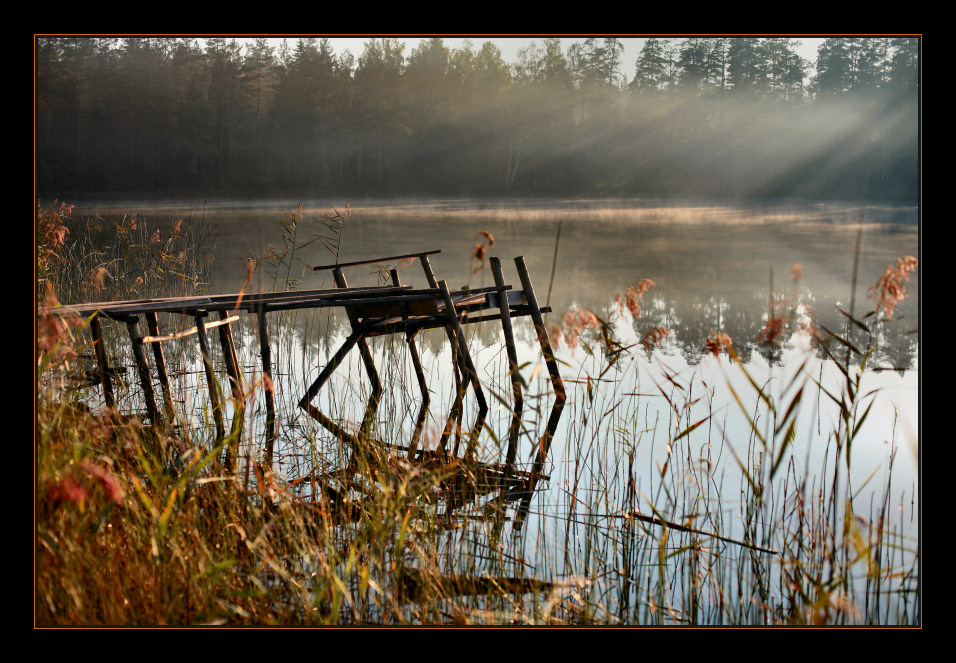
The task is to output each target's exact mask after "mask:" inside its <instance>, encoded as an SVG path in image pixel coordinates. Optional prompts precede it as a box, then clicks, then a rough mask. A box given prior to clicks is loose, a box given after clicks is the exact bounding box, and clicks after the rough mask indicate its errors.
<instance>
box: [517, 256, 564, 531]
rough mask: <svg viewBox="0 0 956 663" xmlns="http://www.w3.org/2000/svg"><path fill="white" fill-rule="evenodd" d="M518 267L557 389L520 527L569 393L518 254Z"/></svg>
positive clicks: (536, 456) (519, 276)
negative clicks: (565, 387)
mask: <svg viewBox="0 0 956 663" xmlns="http://www.w3.org/2000/svg"><path fill="white" fill-rule="evenodd" d="M515 266H516V267H517V268H518V278H520V279H521V289H522V290H523V291H524V294H525V299H526V300H527V302H528V309H529V312H530V314H531V320H532V321H533V322H534V329H535V332H537V335H538V344H539V345H540V346H541V352H542V353H543V354H544V361H545V363H546V364H547V366H548V373H549V374H550V376H551V386H552V388H553V389H554V407H553V408H552V409H551V416H549V417H548V427H547V428H546V429H545V432H544V434H543V435H542V436H541V440H540V441H539V442H538V449H537V451H536V453H535V459H534V464H533V465H532V468H531V476H530V477H529V478H528V491H527V494H526V496H525V498H524V500H523V501H522V505H521V508H520V509H519V516H518V519H519V520H518V524H519V527H520V523H521V522H523V519H524V516H525V515H526V514H527V513H528V510H529V508H530V506H531V497H532V495H533V494H534V490H535V487H536V486H537V483H538V477H540V476H541V470H542V469H543V467H544V463H545V461H546V460H547V458H548V452H549V451H550V449H551V442H552V440H553V439H554V434H555V432H556V431H557V429H558V423H559V422H560V420H561V411H562V410H563V409H564V404H565V401H567V392H566V391H565V389H564V382H562V380H561V373H560V372H559V371H558V362H557V361H556V360H555V358H554V351H553V350H552V348H551V341H550V339H549V338H548V332H547V330H546V329H545V327H544V320H543V319H542V318H541V309H540V308H539V307H538V300H537V298H536V297H535V295H534V286H532V284H531V277H530V276H529V275H528V268H527V266H525V262H524V257H522V256H518V257H517V258H515Z"/></svg>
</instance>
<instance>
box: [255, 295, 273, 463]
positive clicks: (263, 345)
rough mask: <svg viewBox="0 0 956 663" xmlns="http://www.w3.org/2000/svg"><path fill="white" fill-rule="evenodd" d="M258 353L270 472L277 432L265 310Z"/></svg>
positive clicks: (261, 314) (270, 347)
mask: <svg viewBox="0 0 956 663" xmlns="http://www.w3.org/2000/svg"><path fill="white" fill-rule="evenodd" d="M259 351H260V352H261V353H262V375H263V379H264V380H265V392H266V465H267V466H268V467H269V469H270V470H271V469H272V454H273V452H274V450H275V441H276V437H277V432H276V407H275V395H274V391H275V387H274V385H273V382H272V346H270V345H269V324H268V322H267V321H266V312H265V309H262V310H260V311H259Z"/></svg>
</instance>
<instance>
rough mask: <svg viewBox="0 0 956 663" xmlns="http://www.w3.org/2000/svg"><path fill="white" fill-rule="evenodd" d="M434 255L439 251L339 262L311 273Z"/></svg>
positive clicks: (313, 269) (439, 250)
mask: <svg viewBox="0 0 956 663" xmlns="http://www.w3.org/2000/svg"><path fill="white" fill-rule="evenodd" d="M436 253H441V249H436V250H434V251H422V252H420V253H405V254H403V255H400V256H388V257H387V258H372V259H369V260H355V261H353V262H340V263H338V264H335V265H320V266H318V267H313V268H312V271H315V272H322V271H326V270H329V269H341V268H343V267H358V266H359V265H375V264H378V263H381V262H394V261H396V260H407V259H409V258H419V259H421V258H423V257H425V256H433V255H435V254H436Z"/></svg>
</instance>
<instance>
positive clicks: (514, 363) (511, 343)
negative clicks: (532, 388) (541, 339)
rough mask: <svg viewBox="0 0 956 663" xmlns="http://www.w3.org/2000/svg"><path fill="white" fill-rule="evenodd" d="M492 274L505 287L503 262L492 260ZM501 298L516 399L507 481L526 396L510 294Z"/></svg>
mask: <svg viewBox="0 0 956 663" xmlns="http://www.w3.org/2000/svg"><path fill="white" fill-rule="evenodd" d="M490 262H491V273H492V275H493V276H494V279H495V285H496V286H499V287H501V286H504V285H505V279H504V276H503V275H502V272H501V260H499V259H498V258H497V257H492V258H491V261H490ZM498 296H499V297H501V300H502V301H501V307H500V311H501V331H502V333H503V334H504V337H505V348H506V349H507V351H508V375H509V376H510V377H511V395H512V397H513V398H514V408H513V409H512V411H511V427H510V428H509V430H508V450H507V452H506V453H505V479H508V478H509V477H511V473H512V470H513V467H514V462H515V456H516V455H517V453H518V434H519V433H520V432H521V413H522V411H523V410H524V396H523V394H522V390H521V375H520V374H519V372H518V350H517V348H516V347H515V337H514V330H513V329H512V326H511V307H510V304H509V303H508V293H507V292H499V293H498Z"/></svg>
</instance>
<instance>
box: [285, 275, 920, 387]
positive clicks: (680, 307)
mask: <svg viewBox="0 0 956 663" xmlns="http://www.w3.org/2000/svg"><path fill="white" fill-rule="evenodd" d="M814 304H816V302H814ZM912 308H914V303H913V302H912V301H906V302H904V303H903V305H901V307H900V309H899V312H900V313H899V314H898V315H897V316H896V319H895V320H879V321H877V322H873V321H872V318H870V319H869V320H868V321H865V324H867V326H868V327H869V328H870V332H871V333H867V332H866V331H864V330H862V329H860V328H859V327H857V326H855V325H853V324H848V321H847V318H846V317H845V316H843V315H842V314H841V313H840V312H839V311H838V310H837V309H836V307H835V306H834V305H832V304H831V305H830V306H827V305H826V304H823V305H820V306H819V307H817V306H814V308H813V317H814V322H815V323H816V325H817V327H818V328H820V329H823V330H830V331H832V332H834V333H836V334H838V335H839V336H841V337H842V338H846V339H847V340H849V341H850V342H851V343H852V344H853V345H854V347H856V348H858V349H859V350H860V354H855V353H851V355H852V356H851V363H853V364H859V363H860V361H861V359H862V357H863V354H864V353H866V352H868V351H869V350H870V348H873V351H872V354H870V355H869V358H868V360H867V365H868V366H870V367H872V368H879V369H893V370H905V369H908V368H912V367H913V366H914V365H915V364H916V362H917V361H918V358H919V334H918V333H916V331H917V330H916V328H917V325H916V323H915V322H914V320H913V318H912V316H907V315H906V313H907V312H908V310H909V309H912ZM594 309H595V312H596V313H597V314H598V315H599V316H600V317H602V318H603V319H605V320H608V321H610V322H612V323H614V322H617V321H620V320H621V319H626V320H627V322H628V324H627V326H628V327H629V328H630V330H631V331H632V332H633V334H634V337H635V338H632V339H630V342H631V343H636V342H639V341H640V339H641V338H643V337H644V335H645V334H646V333H647V332H648V331H649V330H651V329H654V328H655V327H664V328H666V329H668V330H669V332H670V335H669V336H668V337H667V341H666V344H665V347H666V349H667V350H668V351H671V352H677V353H679V354H680V355H681V356H682V357H683V358H684V359H685V360H686V361H687V363H689V364H692V365H695V364H697V363H698V362H699V361H700V359H701V357H702V356H703V353H704V348H705V347H706V344H707V338H708V336H710V335H711V334H713V333H714V332H722V333H725V334H727V335H728V336H730V337H731V339H732V340H733V343H734V349H735V350H736V352H737V355H738V357H739V358H740V360H741V361H743V362H748V361H750V359H752V358H753V357H754V355H755V354H757V355H760V356H762V357H763V358H764V359H765V360H766V361H768V362H769V363H771V364H779V363H780V361H781V360H782V357H783V354H784V351H786V350H788V349H792V348H794V347H795V346H797V345H799V346H801V347H803V346H805V345H807V344H808V343H809V339H807V338H806V335H805V333H804V332H802V331H800V329H799V325H798V323H797V322H796V321H789V322H788V324H786V325H784V332H783V334H782V337H781V339H780V343H779V345H771V344H766V343H758V342H757V337H758V335H759V333H760V330H761V329H762V328H763V326H764V324H765V323H766V320H767V315H768V313H767V309H768V306H767V301H766V299H765V298H758V297H756V296H755V297H753V298H750V299H737V300H730V299H728V298H726V297H723V296H720V297H706V298H695V299H692V300H691V301H684V302H680V301H676V300H673V299H669V298H667V297H662V296H660V294H658V296H655V297H653V298H652V299H650V300H649V301H648V302H646V303H645V306H644V307H643V311H642V315H641V316H640V317H639V318H636V319H630V316H627V314H623V315H622V313H621V311H620V309H619V307H618V306H617V305H616V304H615V303H614V302H613V301H612V302H607V303H605V304H604V305H603V306H600V307H599V306H595V307H594ZM559 313H560V312H555V313H552V314H551V321H552V322H553V323H558V322H559V321H560V315H559ZM624 316H626V317H624ZM282 324H283V325H284V326H285V327H287V328H288V329H287V332H286V333H293V334H294V335H295V336H296V338H297V339H298V341H297V345H299V346H300V347H301V348H302V350H303V351H304V352H305V353H306V354H307V355H308V356H315V357H324V356H329V355H330V354H331V353H332V352H333V351H334V349H335V342H336V340H337V339H341V338H342V337H344V336H346V335H348V333H349V329H350V328H349V324H348V320H347V319H346V318H345V317H344V316H342V315H337V314H335V313H334V312H333V313H329V312H328V311H323V312H321V313H316V312H312V311H299V312H297V313H296V314H295V315H291V316H287V317H285V318H283V322H282ZM514 333H515V338H516V340H517V341H518V342H520V343H524V344H528V345H531V344H534V343H536V340H535V334H534V329H533V327H532V326H531V325H530V324H528V325H525V324H521V322H520V321H519V322H517V323H516V324H515V331H514ZM466 334H467V337H468V339H469V341H470V342H471V343H472V344H473V345H475V346H477V347H482V348H488V347H493V346H495V345H496V344H498V343H500V342H501V335H500V329H499V328H498V327H497V326H495V325H489V324H477V325H467V326H466ZM801 334H803V338H801ZM826 336H827V333H826V332H825V331H824V332H823V337H824V338H825V337H826ZM584 340H586V341H597V340H598V338H597V335H596V334H593V333H592V334H591V335H590V336H588V335H585V336H584ZM374 341H375V342H376V343H382V342H385V341H382V340H381V339H374ZM447 341H448V339H447V337H446V336H445V335H444V334H442V333H440V330H439V331H434V330H433V331H430V332H426V333H422V334H420V335H419V343H420V348H421V352H422V353H423V355H424V354H425V353H430V354H431V355H432V356H438V355H440V354H441V353H442V352H443V351H444V350H445V346H446V344H447ZM841 352H842V351H841ZM817 354H818V356H819V357H821V358H825V357H826V353H825V352H824V351H823V350H822V349H820V348H818V349H817ZM841 357H842V355H841Z"/></svg>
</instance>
